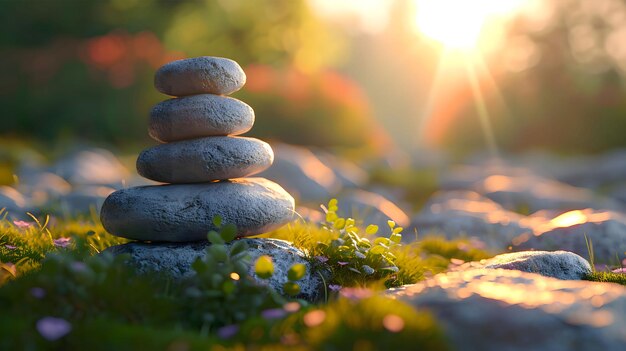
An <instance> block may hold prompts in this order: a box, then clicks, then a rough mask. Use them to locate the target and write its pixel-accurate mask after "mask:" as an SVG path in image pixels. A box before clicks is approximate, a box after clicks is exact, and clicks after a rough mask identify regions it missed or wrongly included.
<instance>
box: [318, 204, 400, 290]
mask: <svg viewBox="0 0 626 351" xmlns="http://www.w3.org/2000/svg"><path fill="white" fill-rule="evenodd" d="M325 210H326V221H325V222H324V223H323V224H322V228H323V229H324V230H326V231H327V232H328V233H329V234H330V235H331V236H332V240H331V241H330V243H324V242H319V243H318V244H317V252H319V253H320V256H319V258H320V259H321V260H322V261H327V262H328V264H329V265H330V267H331V268H332V269H333V270H334V271H333V279H334V280H335V282H336V283H339V284H340V285H343V284H345V283H347V282H350V281H353V280H354V278H355V277H354V275H357V276H358V277H360V278H361V279H359V280H361V281H363V282H365V281H367V280H379V279H384V278H386V277H389V276H390V275H392V274H394V273H397V272H398V267H397V266H396V264H395V260H396V256H395V255H394V254H393V253H392V249H393V248H395V247H398V246H400V245H401V244H400V242H401V241H402V234H401V232H402V230H403V228H402V227H398V226H396V223H395V222H394V221H391V220H390V221H388V222H387V223H388V225H389V231H390V234H389V237H377V238H376V239H374V240H373V242H372V241H370V239H368V238H366V237H363V236H361V235H360V228H359V227H357V226H356V225H355V220H354V219H352V218H343V217H339V216H338V215H337V210H338V202H337V199H332V200H330V201H329V202H328V207H327V208H326V209H325ZM377 233H378V226H376V225H374V224H370V225H369V226H367V228H366V229H365V234H366V235H369V236H374V235H376V234H377ZM342 276H343V277H342ZM346 276H348V277H346ZM349 276H352V277H349Z"/></svg>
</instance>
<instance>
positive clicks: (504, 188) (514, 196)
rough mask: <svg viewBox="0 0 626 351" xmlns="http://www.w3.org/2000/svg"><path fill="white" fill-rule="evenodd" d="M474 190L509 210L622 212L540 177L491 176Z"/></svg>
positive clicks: (608, 202) (583, 191)
mask: <svg viewBox="0 0 626 351" xmlns="http://www.w3.org/2000/svg"><path fill="white" fill-rule="evenodd" d="M474 188H475V190H476V191H477V192H478V193H480V194H483V195H485V196H486V197H488V198H490V199H491V200H493V201H495V202H497V203H499V204H501V205H502V206H503V207H504V208H506V209H509V210H517V211H519V210H523V211H528V212H535V211H539V210H544V209H557V210H576V209H581V208H595V209H619V208H621V205H620V204H619V203H618V202H616V201H614V200H612V199H609V198H606V197H602V196H599V195H597V194H595V193H594V192H593V191H591V190H589V189H584V188H577V187H574V186H571V185H568V184H564V183H560V182H557V181H554V180H550V179H546V178H542V177H539V176H534V175H529V176H505V175H492V176H490V177H488V178H486V179H485V180H483V181H481V182H478V183H476V184H475V185H474Z"/></svg>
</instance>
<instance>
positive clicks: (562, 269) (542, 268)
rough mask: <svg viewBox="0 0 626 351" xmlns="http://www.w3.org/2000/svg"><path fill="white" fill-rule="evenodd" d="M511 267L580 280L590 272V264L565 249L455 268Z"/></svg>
mask: <svg viewBox="0 0 626 351" xmlns="http://www.w3.org/2000/svg"><path fill="white" fill-rule="evenodd" d="M478 268H484V269H498V268H502V269H513V270H518V271H523V272H528V273H537V274H541V275H543V276H546V277H552V278H558V279H564V280H580V279H582V278H583V277H585V275H587V274H589V273H591V265H590V264H589V262H587V260H585V259H584V258H582V257H580V256H579V255H577V254H575V253H572V252H567V251H522V252H512V253H506V254H502V255H498V256H495V257H492V258H489V259H485V260H481V261H479V262H468V263H466V264H463V265H461V266H459V267H457V268H455V270H468V269H478Z"/></svg>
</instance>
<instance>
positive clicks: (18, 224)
mask: <svg viewBox="0 0 626 351" xmlns="http://www.w3.org/2000/svg"><path fill="white" fill-rule="evenodd" d="M13 224H14V225H15V226H16V227H18V228H28V227H30V226H31V225H32V223H31V222H25V221H13Z"/></svg>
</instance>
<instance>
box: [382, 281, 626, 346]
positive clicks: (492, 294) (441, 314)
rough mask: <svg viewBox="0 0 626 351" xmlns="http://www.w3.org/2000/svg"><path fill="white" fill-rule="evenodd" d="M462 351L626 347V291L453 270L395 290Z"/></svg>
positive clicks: (610, 286) (608, 286)
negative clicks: (431, 318) (432, 319)
mask: <svg viewBox="0 0 626 351" xmlns="http://www.w3.org/2000/svg"><path fill="white" fill-rule="evenodd" d="M387 294H388V296H391V297H394V298H397V299H400V300H403V301H406V302H408V303H410V304H412V305H413V306H415V308H417V309H418V310H419V311H430V312H431V313H433V314H434V315H435V317H436V318H437V321H438V322H439V323H440V324H441V325H442V327H443V328H444V332H445V333H446V335H447V336H448V337H449V340H450V342H451V345H452V349H454V350H460V351H469V350H476V351H491V350H494V351H496V350H498V351H500V350H507V351H525V350H544V351H571V350H590V351H591V350H614V351H618V350H625V349H626V333H624V325H626V324H625V323H626V288H625V287H623V286H620V285H617V284H609V283H597V282H589V281H571V280H559V279H554V278H548V277H543V276H541V275H538V274H533V273H525V272H520V271H514V270H504V269H493V270H492V269H487V270H472V271H464V272H451V273H447V274H440V275H437V276H435V277H433V278H431V279H429V280H427V281H425V282H422V283H419V284H415V285H407V286H403V287H400V288H396V289H390V290H388V292H387Z"/></svg>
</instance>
